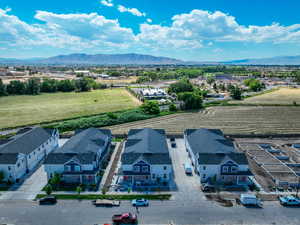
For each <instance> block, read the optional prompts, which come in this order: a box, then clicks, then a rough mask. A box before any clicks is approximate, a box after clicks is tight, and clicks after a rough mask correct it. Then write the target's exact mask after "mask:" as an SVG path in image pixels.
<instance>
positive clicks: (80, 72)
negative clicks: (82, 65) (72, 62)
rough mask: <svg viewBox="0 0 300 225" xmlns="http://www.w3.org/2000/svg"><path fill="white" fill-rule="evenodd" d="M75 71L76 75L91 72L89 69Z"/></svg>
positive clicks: (86, 74) (85, 74)
mask: <svg viewBox="0 0 300 225" xmlns="http://www.w3.org/2000/svg"><path fill="white" fill-rule="evenodd" d="M74 73H75V74H76V75H79V74H83V75H84V76H89V75H90V74H91V73H90V71H89V70H75V71H74Z"/></svg>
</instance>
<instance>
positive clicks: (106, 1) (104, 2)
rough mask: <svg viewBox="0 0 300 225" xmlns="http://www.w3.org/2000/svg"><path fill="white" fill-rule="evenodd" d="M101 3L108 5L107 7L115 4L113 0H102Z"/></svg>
mask: <svg viewBox="0 0 300 225" xmlns="http://www.w3.org/2000/svg"><path fill="white" fill-rule="evenodd" d="M100 3H101V4H102V5H104V6H107V7H113V6H114V4H113V2H112V0H101V1H100Z"/></svg>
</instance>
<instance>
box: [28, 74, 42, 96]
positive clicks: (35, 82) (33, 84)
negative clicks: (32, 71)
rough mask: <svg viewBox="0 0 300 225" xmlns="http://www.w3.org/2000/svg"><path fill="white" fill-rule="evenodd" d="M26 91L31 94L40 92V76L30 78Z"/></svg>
mask: <svg viewBox="0 0 300 225" xmlns="http://www.w3.org/2000/svg"><path fill="white" fill-rule="evenodd" d="M26 87H27V88H26V92H27V94H30V95H38V94H40V89H41V84H40V79H38V78H30V79H29V80H28V81H27V85H26Z"/></svg>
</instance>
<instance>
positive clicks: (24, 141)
mask: <svg viewBox="0 0 300 225" xmlns="http://www.w3.org/2000/svg"><path fill="white" fill-rule="evenodd" d="M51 131H52V132H53V131H54V129H52V130H49V129H47V130H46V129H44V128H41V127H33V128H27V129H26V130H24V131H23V132H19V133H17V134H16V135H15V136H13V137H11V138H10V139H9V141H8V142H6V143H4V144H1V145H0V153H3V154H4V153H23V154H30V153H31V152H32V151H33V150H35V149H36V148H38V147H39V146H41V145H42V144H43V143H45V142H46V141H47V140H48V139H49V138H50V137H51V134H52V133H51Z"/></svg>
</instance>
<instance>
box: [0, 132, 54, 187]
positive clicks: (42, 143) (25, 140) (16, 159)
mask: <svg viewBox="0 0 300 225" xmlns="http://www.w3.org/2000/svg"><path fill="white" fill-rule="evenodd" d="M58 139H59V133H58V131H57V130H56V129H43V128H40V127H32V128H24V129H21V130H19V132H18V133H17V134H16V135H15V136H13V137H11V138H8V139H5V140H0V171H2V172H3V173H4V181H10V182H13V183H14V182H19V181H20V180H21V179H22V178H23V177H24V175H26V174H27V173H29V172H31V171H33V170H34V169H35V168H36V167H37V166H38V165H39V164H40V162H42V160H44V159H45V158H46V156H47V155H48V154H50V152H52V151H53V150H54V149H56V148H57V147H58Z"/></svg>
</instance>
